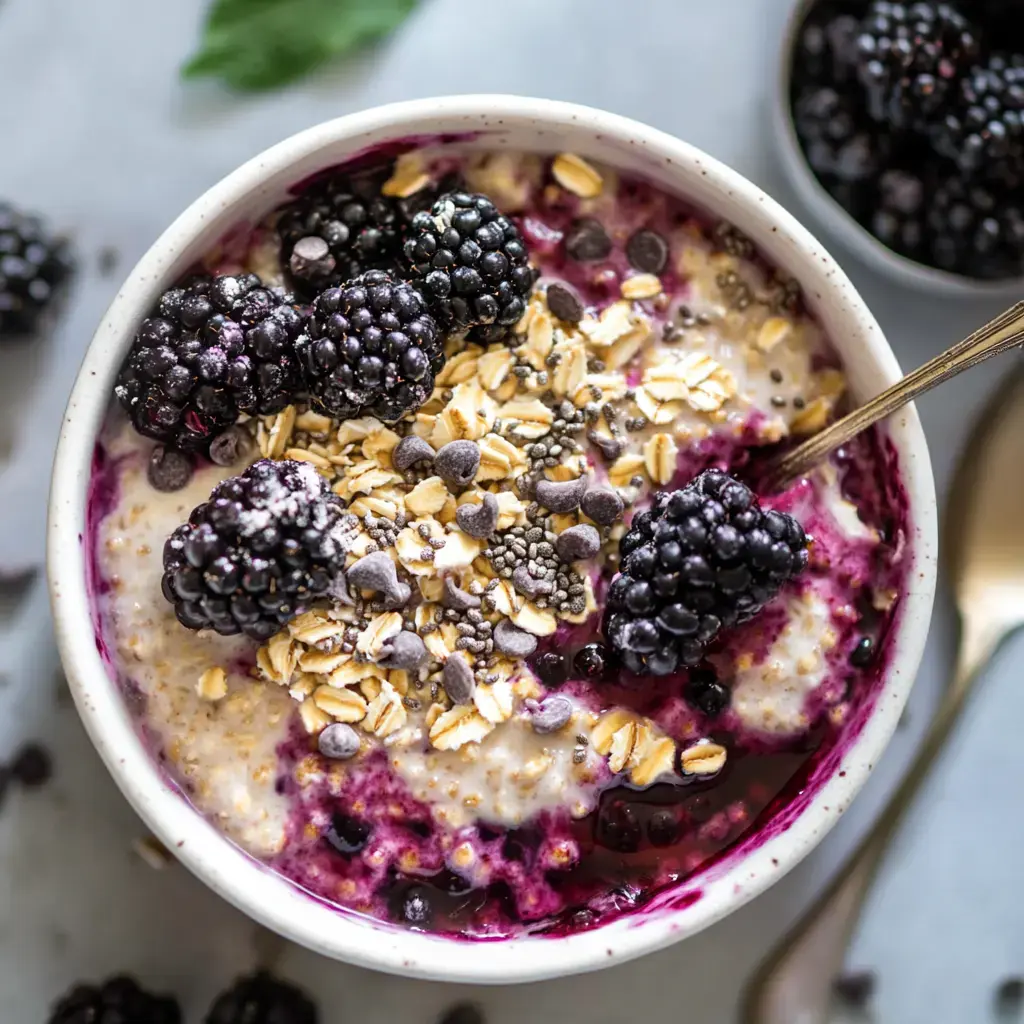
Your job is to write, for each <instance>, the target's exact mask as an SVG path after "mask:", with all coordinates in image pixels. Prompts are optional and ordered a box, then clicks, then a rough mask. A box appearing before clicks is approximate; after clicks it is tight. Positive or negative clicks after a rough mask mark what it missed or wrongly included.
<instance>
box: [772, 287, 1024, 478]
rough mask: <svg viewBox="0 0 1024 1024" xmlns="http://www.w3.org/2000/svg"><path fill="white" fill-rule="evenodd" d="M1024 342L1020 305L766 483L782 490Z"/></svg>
mask: <svg viewBox="0 0 1024 1024" xmlns="http://www.w3.org/2000/svg"><path fill="white" fill-rule="evenodd" d="M1022 342H1024V302H1018V303H1017V304H1016V305H1015V306H1011V307H1010V308H1009V309H1008V310H1006V312H1005V313H1000V314H999V316H997V317H996V318H995V319H994V320H990V321H989V322H988V323H987V324H985V326H984V327H979V328H978V329H977V330H976V331H975V332H974V333H973V334H971V335H970V336H969V337H967V338H964V340H963V341H959V342H957V343H956V344H955V345H954V346H953V347H952V348H948V349H946V351H945V352H943V353H942V354H941V355H938V356H936V357H935V358H934V359H930V360H929V361H928V362H927V363H925V364H924V366H920V367H918V368H917V369H916V370H914V371H913V373H908V374H907V375H906V376H905V377H904V378H903V379H902V380H900V381H898V382H897V383H896V384H893V386H892V387H891V388H888V389H887V390H886V391H883V392H882V393H881V394H880V395H877V396H876V397H874V398H872V399H871V400H870V401H869V402H867V403H865V404H864V405H862V406H861V407H860V408H859V409H854V411H853V412H851V413H849V414H848V415H846V416H844V417H843V418H842V419H840V420H836V422H835V423H833V424H832V425H831V426H828V427H826V428H825V429H824V430H822V431H820V432H819V433H817V434H815V435H814V437H812V438H810V439H809V440H807V441H804V443H803V444H800V445H797V447H796V448H793V449H791V450H790V451H788V452H785V453H784V454H782V455H781V456H778V457H776V458H775V459H773V460H771V462H769V463H768V465H767V466H766V467H765V471H764V472H765V477H766V479H767V481H768V482H769V483H770V484H772V485H774V486H776V487H782V486H783V485H785V484H786V483H788V482H789V481H791V480H795V479H796V478H797V477H800V476H803V474H804V473H806V472H807V471H808V470H810V469H813V468H814V467H815V466H816V465H817V464H818V463H819V462H821V461H822V460H823V459H824V458H825V457H826V456H827V455H829V454H830V453H832V452H834V451H835V450H836V449H837V448H840V447H842V445H844V444H846V443H847V442H848V441H850V440H851V439H852V438H854V437H855V436H856V435H857V434H859V433H860V432H861V431H862V430H867V428H868V427H870V426H871V425H872V424H874V423H877V422H878V421H879V420H883V419H885V418H886V416H889V415H890V414H892V413H894V412H895V411H896V410H897V409H902V408H903V406H905V405H907V404H908V403H909V402H912V401H913V400H914V399H915V398H917V397H918V395H923V394H924V393H925V392H926V391H930V390H931V389H932V388H933V387H935V386H936V385H937V384H942V383H944V382H945V381H947V380H949V379H950V378H951V377H955V376H956V375H957V374H958V373H962V372H963V371H964V370H969V369H970V368H971V367H972V366H977V365H978V363H982V362H984V361H985V360H986V359H989V358H991V357H992V356H996V355H999V353H1000V352H1005V351H1007V349H1011V348H1013V347H1014V346H1016V345H1020V344H1021V343H1022Z"/></svg>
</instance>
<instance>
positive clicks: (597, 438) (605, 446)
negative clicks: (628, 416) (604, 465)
mask: <svg viewBox="0 0 1024 1024" xmlns="http://www.w3.org/2000/svg"><path fill="white" fill-rule="evenodd" d="M587 440H588V441H589V442H590V443H591V444H592V445H593V446H594V447H595V448H596V449H597V450H598V451H599V452H600V453H601V454H602V455H603V456H604V459H605V461H606V462H614V461H615V460H616V459H617V458H618V457H619V456H620V455H621V454H622V449H623V448H624V447H625V445H624V444H623V443H622V441H620V440H619V439H618V438H617V437H608V436H607V435H606V434H599V433H598V432H597V431H596V430H590V431H588V432H587Z"/></svg>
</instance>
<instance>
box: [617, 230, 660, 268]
mask: <svg viewBox="0 0 1024 1024" xmlns="http://www.w3.org/2000/svg"><path fill="white" fill-rule="evenodd" d="M626 258H627V259H628V260H629V262H630V263H631V264H632V265H633V266H634V267H635V268H636V269H637V270H642V271H643V272H644V273H645V274H660V273H661V272H662V271H663V270H664V269H665V264H666V263H667V262H668V243H667V242H666V241H665V239H664V238H662V237H661V235H659V234H658V233H657V232H656V231H651V230H650V229H648V228H642V229H641V230H640V231H637V232H636V233H635V234H633V235H631V236H630V239H629V241H628V242H627V243H626Z"/></svg>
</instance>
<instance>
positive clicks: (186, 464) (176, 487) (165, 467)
mask: <svg viewBox="0 0 1024 1024" xmlns="http://www.w3.org/2000/svg"><path fill="white" fill-rule="evenodd" d="M194 471H195V464H194V463H193V462H192V456H191V455H186V454H185V452H179V451H178V450H177V449H176V448H165V447H164V446H163V445H162V444H161V445H157V446H156V448H154V449H153V454H152V455H150V457H149V466H148V467H147V469H146V478H147V479H148V480H149V483H150V485H151V486H152V487H153V489H154V490H157V491H163V492H164V493H170V492H171V491H180V490H181V489H182V488H183V487H186V486H187V485H188V482H189V481H190V480H191V479H192V474H193V472H194Z"/></svg>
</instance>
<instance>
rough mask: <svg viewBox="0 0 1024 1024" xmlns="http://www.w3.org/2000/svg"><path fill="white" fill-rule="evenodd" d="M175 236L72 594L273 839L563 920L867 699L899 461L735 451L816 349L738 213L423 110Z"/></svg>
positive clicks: (508, 917) (786, 286)
mask: <svg viewBox="0 0 1024 1024" xmlns="http://www.w3.org/2000/svg"><path fill="white" fill-rule="evenodd" d="M204 272H205V274H206V275H207V276H201V277H198V278H194V279H190V280H188V281H185V282H183V283H182V285H181V286H180V287H178V288H175V289H172V290H170V291H169V292H167V293H166V294H165V296H164V297H163V299H162V300H161V302H160V304H159V307H158V308H157V309H156V310H154V312H153V314H152V316H151V317H149V318H148V319H147V320H146V321H145V322H144V323H143V324H142V325H140V327H139V331H138V336H137V339H136V342H135V345H134V346H133V349H132V351H131V353H130V354H129V356H128V357H127V359H126V362H125V366H124V368H123V369H122V372H121V376H120V378H119V383H118V388H117V397H118V399H119V400H120V404H121V406H122V409H123V410H124V411H121V410H117V411H114V412H112V414H111V417H110V422H109V424H108V427H107V429H106V431H105V434H104V437H103V439H102V444H101V447H100V450H99V452H98V468H97V472H96V481H95V493H96V495H97V497H96V498H95V500H94V517H93V518H94V520H95V521H96V524H97V525H96V528H95V533H94V536H93V537H92V543H93V544H94V547H95V562H96V566H97V577H98V578H97V581H96V588H95V589H96V615H97V618H98V624H99V629H100V631H101V634H102V636H103V638H104V640H105V642H106V644H107V646H108V649H109V651H110V655H111V662H112V668H113V670H114V671H115V672H116V674H117V677H118V679H119V681H120V683H121V685H122V686H123V687H124V688H125V692H126V695H129V696H130V697H131V700H132V704H133V706H135V707H138V708H139V709H140V711H139V714H140V726H141V727H142V728H143V729H144V730H145V732H146V735H147V736H148V737H149V739H150V741H151V743H152V745H153V748H154V752H155V754H156V755H157V756H159V757H160V758H161V759H162V761H163V763H164V764H165V765H166V767H167V770H168V772H169V773H170V774H171V775H172V776H173V778H174V779H175V780H177V782H178V783H179V784H180V785H181V786H182V788H183V790H184V791H185V793H186V794H187V795H188V797H189V799H190V800H192V801H193V802H194V804H195V806H196V807H197V808H198V809H199V810H200V811H201V812H202V813H204V814H206V815H208V816H209V817H210V818H211V820H213V821H214V822H215V823H216V824H217V825H218V827H220V828H221V829H222V830H223V831H224V832H225V833H226V834H227V835H228V836H230V837H231V838H232V839H233V840H234V841H235V842H237V843H239V844H240V845H241V846H243V847H244V848H245V849H247V850H249V851H250V852H251V853H253V855H255V856H257V857H260V858H262V859H264V860H265V861H266V862H267V863H268V864H269V865H270V866H271V867H272V868H273V869H275V870H278V871H280V872H282V873H283V874H285V875H286V876H287V877H289V878H291V879H292V880H294V881H295V882H296V883H297V884H299V885H301V886H303V887H305V888H307V889H309V890H310V891H311V892H314V893H316V894H317V895H318V896H320V897H322V898H324V899H328V900H331V901H333V902H335V903H337V904H338V905H339V906H340V907H345V908H348V909H351V910H355V911H359V912H363V913H369V914H373V915H376V916H380V917H385V918H388V919H391V920H395V921H397V922H400V923H403V924H405V925H407V926H410V927H415V928H427V929H432V930H438V931H453V932H458V933H461V934H465V935H475V936H496V935H507V934H514V933H516V932H517V931H518V930H521V929H523V928H527V929H529V930H531V931H546V932H551V933H560V932H563V931H565V930H566V929H577V928H586V927H591V926H593V925H595V924H599V923H602V922H603V921H605V920H607V919H608V918H609V917H611V916H614V915H615V914H618V913H621V912H624V911H626V910H628V909H631V908H634V907H636V906H640V905H642V904H643V903H644V902H645V901H646V900H647V899H649V898H651V896H653V895H654V894H655V893H656V892H658V891H659V890H661V889H663V888H665V887H666V886H669V885H672V884H675V883H677V882H678V881H680V880H682V879H685V878H687V877H689V876H691V875H693V874H694V873H695V872H697V871H698V870H700V869H701V868H702V867H703V866H706V865H707V864H708V863H710V862H711V860H712V859H713V858H715V857H716V856H718V855H719V854H720V853H721V852H722V851H723V850H726V849H728V848H729V847H730V846H731V845H732V844H734V843H736V842H737V841H738V840H740V839H742V838H745V837H749V836H751V835H754V834H756V829H757V827H758V825H759V824H761V823H762V822H763V821H764V820H766V818H767V817H768V816H770V814H771V813H774V811H776V810H777V809H778V807H779V806H781V804H782V803H784V802H785V798H786V797H785V795H786V793H787V792H789V791H790V790H791V789H792V790H795V789H797V788H799V785H800V780H801V778H805V777H806V776H807V773H809V772H810V771H811V770H812V768H813V765H814V764H815V763H816V759H818V758H819V757H821V756H824V753H825V752H827V751H828V750H829V749H830V748H832V747H834V746H835V744H836V743H838V742H840V741H841V740H842V739H843V737H844V736H845V735H846V734H847V733H848V732H849V730H851V729H853V728H856V727H857V726H856V723H857V721H858V712H859V711H860V709H862V708H864V707H867V706H869V705H870V702H871V701H872V700H873V694H874V683H875V682H876V681H877V679H878V678H879V675H880V672H881V669H882V667H883V666H884V661H885V656H886V653H885V648H886V643H887V638H888V635H889V632H890V630H891V626H892V623H893V620H894V616H895V615H896V614H897V613H898V607H899V593H900V588H901V586H902V583H903V579H904V576H905V573H906V569H907V567H906V565H905V564H904V559H903V543H902V535H903V531H904V530H905V528H906V527H905V523H904V522H903V517H904V512H903V508H902V499H901V491H900V489H899V484H898V475H897V467H895V466H894V464H893V457H892V455H891V453H890V452H889V450H888V449H887V447H886V446H885V443H884V441H883V439H882V438H881V437H880V436H877V435H875V434H870V435H866V436H865V437H862V438H860V439H859V440H857V441H856V442H854V443H853V444H852V445H851V446H850V447H849V448H848V449H845V450H844V451H842V452H841V453H840V455H839V456H837V458H836V459H835V460H834V461H833V462H832V463H829V464H827V465H824V466H822V467H820V468H819V469H818V470H816V471H815V472H814V473H813V474H812V475H811V476H810V477H809V478H807V479H804V480H801V481H799V482H798V483H796V484H794V485H792V486H791V487H790V488H788V489H787V490H786V491H785V492H783V493H781V494H758V493H755V491H754V490H752V489H751V487H750V486H748V485H747V484H746V483H744V482H743V479H744V477H745V476H749V477H750V479H752V480H754V481H755V484H756V472H755V471H754V469H753V468H752V467H754V465H755V463H756V457H757V451H758V449H762V448H766V447H767V446H769V445H773V444H776V443H779V442H785V441H786V440H788V439H790V438H798V437H800V436H804V435H808V434H811V433H813V432H815V431H817V430H819V429H820V428H821V427H822V426H824V425H825V424H826V423H828V422H829V420H830V419H831V418H832V417H833V415H834V414H835V412H836V411H837V409H838V408H840V406H841V403H842V402H843V400H844V392H845V378H844V375H843V372H842V368H841V366H839V364H838V362H837V360H836V359H835V357H834V355H833V353H832V352H831V350H830V349H829V346H828V343H827V339H826V338H825V337H824V336H823V334H822V331H821V328H820V326H819V325H818V323H817V322H816V321H815V320H814V318H813V317H812V316H810V315H809V313H808V312H807V311H806V309H805V308H804V306H803V303H802V299H801V296H800V292H799V288H798V287H797V285H796V284H795V283H794V282H792V281H790V280H788V279H786V278H785V277H784V276H781V275H779V274H776V273H774V272H773V271H772V270H771V269H770V268H768V267H767V266H765V265H764V263H763V261H761V259H760V257H759V256H758V254H757V252H756V251H755V249H754V247H753V246H752V245H751V243H750V242H749V241H748V240H747V239H745V238H744V237H743V236H742V235H741V234H740V233H739V232H737V231H736V230H735V229H733V228H731V227H729V226H728V225H717V226H716V225H713V224H712V225H709V224H708V223H707V222H706V221H705V220H703V219H702V218H701V217H700V216H699V215H697V214H695V213H694V212H692V211H690V210H688V209H687V208H686V206H685V205H684V204H683V203H681V202H680V201H678V200H676V199H674V198H672V197H670V196H668V195H666V194H664V193H662V192H659V191H657V190H655V189H653V188H652V187H650V186H649V185H646V184H645V183H643V182H637V181H630V180H626V179H622V178H620V177H619V176H618V175H617V174H616V173H615V172H613V171H612V170H610V169H608V168H604V167H599V166H595V165H593V164H592V163H591V162H589V161H587V160H584V159H582V158H580V157H579V156H577V155H575V154H568V153H567V154H558V155H556V156H555V157H553V158H547V159H545V158H541V157H538V156H534V155H530V154H510V153H500V154H488V153H483V154H481V153H478V152H472V153H462V152H460V151H459V150H458V149H457V148H452V147H447V146H443V147H442V146H438V147H436V148H429V147H428V148H425V149H414V150H411V151H410V152H408V153H406V154H404V155H403V156H401V157H399V158H398V160H397V161H395V162H394V163H392V164H390V165H381V166H380V167H379V168H378V167H370V168H369V169H367V168H361V169H360V170H358V171H356V172H351V173H348V174H346V172H345V171H344V170H338V171H334V172H331V174H329V175H327V176H325V177H324V178H323V179H322V180H318V181H317V182H314V183H313V184H312V185H311V186H308V187H307V188H306V189H305V191H303V192H302V193H301V194H300V195H299V196H298V198H296V199H295V200H294V201H293V202H291V203H289V204H286V205H285V206H284V207H282V208H281V209H278V210H275V211H272V212H271V213H270V214H269V215H268V218H267V220H266V222H265V223H264V224H263V225H261V226H260V227H259V228H258V229H257V230H255V231H253V232H252V233H251V237H249V239H248V241H247V243H246V244H245V245H242V246H240V247H239V246H237V245H235V246H233V247H232V248H231V249H230V251H218V252H216V253H212V254H211V256H210V259H209V261H208V265H207V266H206V267H205V268H204ZM210 275H212V276H210ZM285 289H287V291H286V290H285ZM125 412H127V416H126V415H125ZM101 493H102V494H104V495H106V496H107V498H106V504H105V506H104V507H103V508H100V507H99V502H100V499H99V497H98V495H99V494H101Z"/></svg>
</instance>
